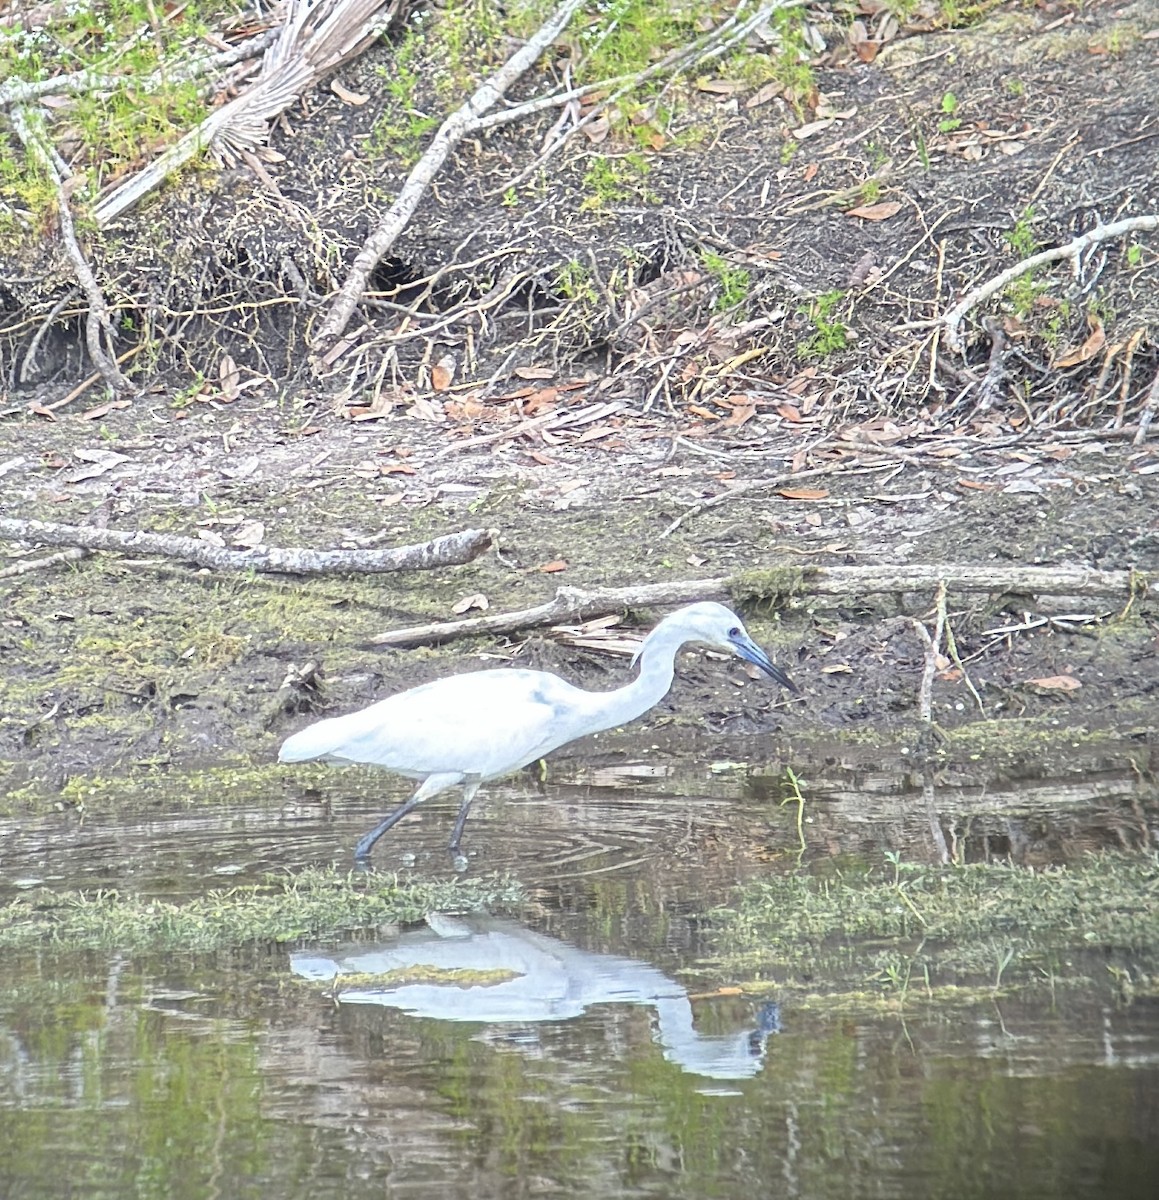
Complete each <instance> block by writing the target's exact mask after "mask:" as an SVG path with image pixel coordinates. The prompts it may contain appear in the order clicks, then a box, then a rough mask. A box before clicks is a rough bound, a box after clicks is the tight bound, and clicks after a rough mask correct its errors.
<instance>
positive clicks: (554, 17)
mask: <svg viewBox="0 0 1159 1200" xmlns="http://www.w3.org/2000/svg"><path fill="white" fill-rule="evenodd" d="M583 4H584V0H563V3H561V4H560V5H559V6H558V7H557V8H556V10H555V12H553V13H552V14H551V16H550V17H548V19H547V20H546V21H545V22H544V23H543V24H542V25H541V26H540V27H539V29H537V30H536V32H535V33H534V34H533V35H532V36H531V37H530V38H528V40H527V41H526V42H525V43H524V44H523V45H522V46H520V48H519V49H518V50H517V51H516V52H515V53H514V54H513V55H512V56H511V57H510V58H509V59H508V60H507V61H506V62H505V63H504V64H503V66H501V67H500V68H499V70H498V71H496V72H495V74H494V75H492V76H491V78H490V79H487V80H486V81H484V83H482V84H481V85H480V86H479V87H478V88H477V89H476V91H475V92H474V94H473V95H472V96H471V97H470V99H468V100H467V102H466V103H465V104H463V105H462V107H461V108H458V109H456V111H455V112H453V113H452V114H451V115H450V116H449V117H448V118H447V119H446V120H445V121H444V122H443V123H442V125H440V126H439V129H438V132H437V133H436V134H435V136H434V137H433V138H432V139H431V144H430V145H429V146H428V147H427V149H426V151H425V153H424V154H423V156H422V158H420V159H419V161H418V162H417V163H415V165H414V168H413V169H412V170H411V173H410V174H409V175H408V176H407V179H406V182H405V183H404V184H403V186H402V190H401V191H400V192H399V194H398V197H397V199H396V200H395V202H394V203H393V204H392V205H391V206H390V208H389V209H388V210H387V212H386V213H385V214H384V216H383V217H382V219H381V220H380V221H379V223H378V225H377V226H376V227H375V229H374V230H373V232H372V233H371V234H370V236H369V237H368V238H367V239H366V241H365V242H364V243H363V245H362V249H361V250H359V252H358V254H357V255H356V256H355V259H354V262H353V263H352V264H351V266H350V271H349V272H348V274H347V276H346V279H345V280H344V281H343V284H342V286H341V288H339V289H338V293H337V295H336V296H335V297H334V301H333V303H332V304H331V306H330V311H329V312H328V313H327V314H326V317H325V319H324V320H323V321H322V324H321V325H320V326H319V328H318V331H317V333H316V334H315V335H314V337H313V339H312V346H311V349H312V352H313V355H314V360H315V364H316V366H320V365H321V356H322V355H323V354H324V353H325V351H326V350H328V349H329V348H330V346H331V345H332V344H333V342H334V341H335V340H336V339H337V338H338V337H339V336H340V335H341V334H342V332H343V330H344V329H345V328H346V326H347V324H348V323H349V321H350V318H351V316H352V315H353V313H354V309H355V307H356V306H357V304H358V302H359V301H360V300H361V299H362V296H363V294H364V293H365V291H366V288H367V285H368V283H369V280H370V275H371V272H372V271H373V270H374V269H375V267H377V266H378V264H379V262H380V260H381V259H382V257H383V256H384V255H385V254H386V252H387V251H388V250H389V249H390V248H391V246H393V245H394V243H395V241H396V239H397V238H398V236H399V234H401V233H402V231H403V230H404V229H405V228H406V226H407V223H408V222H409V221H410V219H411V217H412V216H413V215H414V211H415V209H416V208H418V205H419V201H420V200H421V199H422V198H423V196H424V195H425V194H426V191H427V188H428V187H430V185H431V182H432V181H433V180H434V177H435V176H436V175H437V174H438V172H439V170H440V169H441V168H442V165H443V163H445V162H446V160H447V158H448V157H449V155H450V153H451V151H452V150H453V149H454V148H455V147H456V146H457V145H458V144H459V142H460V141H461V140H462V139H463V138H464V137H465V136H466V135H467V134H468V133H470V132H472V131H473V130H474V128H475V127H476V125H477V124H478V122H479V120H480V118H482V117H483V116H484V114H485V113H486V112H487V111H488V110H489V109H490V108H492V107H494V105H495V104H497V103H498V102H499V100H501V99H502V98H503V96H504V94H505V93H506V91H507V89H508V88H509V87H511V85H512V84H513V83H515V81H516V80H517V79H518V78H519V77H520V76H521V75H522V74H523V73H524V72H525V71H527V70H528V69H529V68H530V67H531V66H532V64H533V63H534V62H535V60H536V59H537V58H538V57H539V56H540V55H541V54H542V53H543V52H544V50H546V49H547V47H548V46H550V45H551V44H552V42H554V41H555V39H556V38H557V37H559V35H560V34H561V33H562V32H563V31H564V30H565V29H566V28H567V26H568V24H569V22H570V21H571V19H572V17H573V16H574V15H575V13H576V12H577V10H578V9H580V8H582V7H583Z"/></svg>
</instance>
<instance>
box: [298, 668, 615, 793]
mask: <svg viewBox="0 0 1159 1200" xmlns="http://www.w3.org/2000/svg"><path fill="white" fill-rule="evenodd" d="M603 700H604V695H603V694H601V693H592V692H585V691H584V690H583V689H582V688H577V687H574V686H573V685H572V684H570V683H568V682H567V681H566V680H565V679H560V677H559V676H558V675H552V674H549V673H548V672H546V671H525V670H515V669H511V668H506V667H500V668H498V669H496V670H492V671H469V672H467V673H466V674H463V675H451V676H448V677H447V678H445V679H436V680H434V681H433V682H432V683H424V684H423V685H422V686H421V687H416V688H411V689H410V691H407V692H399V693H398V694H397V695H394V696H388V697H387V698H386V699H385V700H379V701H378V703H377V704H371V705H370V706H369V707H368V708H363V709H360V710H359V711H358V712H354V713H350V714H348V715H347V716H344V717H332V718H330V719H329V720H325V721H319V722H318V723H317V724H315V725H310V726H308V727H307V728H306V729H303V730H302V731H301V733H296V734H294V735H293V737H291V738H288V739H287V741H286V743H285V745H283V746H282V750H281V753H280V754H279V755H278V757H279V759H280V760H281V761H282V762H303V761H306V760H308V759H319V758H320V759H326V760H328V761H330V762H345V763H370V764H373V765H374V766H378V767H386V768H387V770H390V771H394V772H395V773H396V774H398V775H402V776H403V777H404V778H406V779H426V778H427V777H428V776H430V775H435V774H453V775H459V776H460V777H461V778H463V779H467V778H475V779H479V780H481V781H484V782H485V781H486V780H488V779H497V778H499V777H500V776H501V775H507V774H510V772H512V771H517V770H519V768H520V767H525V766H526V765H527V764H528V763H532V762H535V761H536V759H540V758H543V756H544V755H546V754H550V753H551V751H552V750H556V749H558V748H559V747H560V746H562V745H563V744H564V743H565V742H570V741H573V740H574V739H575V738H578V737H583V736H584V735H585V734H587V733H594V732H596V731H597V730H599V729H606V728H607V727H608V726H607V725H605V724H604V722H603V719H602V714H601V713H600V711H599V710H600V702H601V701H603ZM585 712H587V713H588V716H589V720H586V721H585V720H584V719H583V718H584V715H585ZM563 718H566V721H565V720H564V719H563Z"/></svg>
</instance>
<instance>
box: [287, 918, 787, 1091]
mask: <svg viewBox="0 0 1159 1200" xmlns="http://www.w3.org/2000/svg"><path fill="white" fill-rule="evenodd" d="M426 921H427V925H428V926H429V928H426V929H422V928H419V929H414V930H410V931H408V932H406V933H403V934H400V935H399V936H398V937H397V938H394V939H393V940H391V941H390V942H384V943H382V944H381V945H377V946H375V945H366V944H359V945H352V946H347V947H343V948H340V949H336V950H331V951H319V950H298V951H295V952H294V953H293V954H291V955H290V969H291V970H292V971H293V972H294V974H295V975H299V976H302V977H304V978H306V979H315V980H323V979H325V980H332V981H333V982H334V986H335V994H336V996H337V998H338V999H339V1000H340V1001H341V1002H342V1003H343V1004H372V1005H373V1004H377V1005H382V1006H383V1007H386V1008H394V1009H398V1010H399V1011H401V1012H405V1013H409V1014H411V1015H412V1016H416V1017H425V1018H427V1019H434V1020H440V1021H469V1022H476V1023H479V1024H482V1025H485V1026H487V1027H488V1028H486V1029H485V1030H483V1031H482V1033H481V1035H480V1036H479V1038H478V1040H480V1041H485V1042H491V1043H494V1042H496V1041H501V1042H503V1043H504V1044H506V1045H509V1046H512V1047H514V1048H518V1049H522V1050H526V1051H535V1050H536V1049H538V1048H541V1041H540V1037H539V1034H538V1032H537V1026H540V1025H558V1024H559V1023H560V1022H562V1021H571V1020H574V1019H575V1018H577V1017H579V1016H581V1015H582V1014H584V1013H586V1012H588V1011H589V1010H591V1009H593V1008H596V1007H605V1006H610V1005H618V1004H630V1005H634V1006H636V1007H640V1008H649V1009H651V1010H652V1011H653V1013H654V1014H655V1021H654V1024H653V1037H654V1040H655V1041H656V1042H657V1043H658V1044H659V1045H660V1047H661V1049H662V1051H663V1054H664V1057H665V1058H666V1059H667V1060H668V1061H669V1062H672V1063H676V1064H677V1065H678V1066H680V1067H681V1069H682V1070H685V1071H688V1072H691V1073H692V1074H694V1075H702V1076H706V1077H707V1078H709V1079H750V1078H752V1077H753V1076H754V1075H756V1074H758V1073H759V1072H760V1070H761V1067H762V1066H763V1065H764V1061H765V1053H766V1043H767V1042H768V1039H769V1037H770V1036H771V1035H773V1034H776V1033H779V1032H780V1029H781V1020H780V1011H779V1009H778V1007H777V1005H776V1004H775V1003H772V1002H769V1003H766V1004H763V1005H762V1006H761V1008H760V1009H759V1010H758V1012H757V1014H756V1018H757V1019H756V1027H755V1028H751V1027H750V1028H748V1029H740V1030H736V1031H735V1032H733V1033H717V1034H713V1033H701V1032H700V1030H698V1029H697V1028H696V1023H695V1021H694V1020H693V1005H692V1002H691V1000H690V999H689V996H688V991H687V989H686V988H685V987H684V985H683V984H680V983H677V982H676V980H674V979H670V978H669V977H668V976H667V975H665V974H664V972H663V971H661V970H659V969H658V968H656V967H654V966H652V965H651V964H650V963H647V962H641V961H639V960H637V959H633V958H627V957H624V956H622V955H614V954H599V953H596V952H594V951H591V950H584V949H581V948H580V947H579V946H573V945H571V944H569V943H568V942H565V941H562V940H561V939H559V938H553V937H550V936H548V935H547V934H543V933H538V932H537V931H535V930H532V929H527V928H525V927H524V926H522V925H519V924H518V923H517V922H515V921H511V920H508V919H504V918H502V917H490V916H483V915H481V914H472V915H470V916H468V917H448V916H446V915H444V914H442V913H430V914H428V915H427V918H426ZM344 977H345V978H346V979H347V980H348V981H349V982H345V983H344V982H343V980H344ZM376 977H377V978H376ZM551 1044H552V1045H555V1046H556V1051H554V1052H558V1047H559V1043H556V1042H554V1040H552V1042H551ZM575 1044H576V1043H573V1042H569V1043H567V1045H569V1046H574V1045H575Z"/></svg>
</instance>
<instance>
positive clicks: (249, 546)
mask: <svg viewBox="0 0 1159 1200" xmlns="http://www.w3.org/2000/svg"><path fill="white" fill-rule="evenodd" d="M265 540H266V527H265V525H263V524H262V522H261V521H247V522H246V523H245V524H244V525H243V526H242V527H241V528H240V529H239V530H238V531H237V533H235V534H234V535H233V544H234V545H235V546H241V547H242V549H244V550H253V549H255V548H256V547H257V546H260V545H261V544H262V542H264V541H265Z"/></svg>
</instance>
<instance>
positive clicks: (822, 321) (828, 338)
mask: <svg viewBox="0 0 1159 1200" xmlns="http://www.w3.org/2000/svg"><path fill="white" fill-rule="evenodd" d="M844 297H845V293H844V292H841V291H838V290H836V289H834V290H833V291H831V292H825V293H824V294H823V295H820V296H818V297H817V298H816V299H815V300H812V301H810V302H809V304H808V305H806V306H805V307H803V308H800V309H798V310H797V311H798V312H800V313H804V314H805V315H806V316H807V317H808V318H809V321H810V323H811V324H812V326H813V334H812V335H811V336H810V337H809V338H807V339H806V340H805V341H804V342H802V343H801V344H800V345H799V346H798V347H797V355H798V356H799V357H800V358H824V357H825V356H826V355H828V354H835V353H837V352H838V351H840V350H844V349H845V348H846V346H848V345H849V330H848V328H847V327H846V325H845V324H844V322H843V321H840V320H838V319H837V318H836V316H835V313H836V310H837V307H838V305H839V304H840V303H841V302H842V300H843V299H844Z"/></svg>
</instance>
